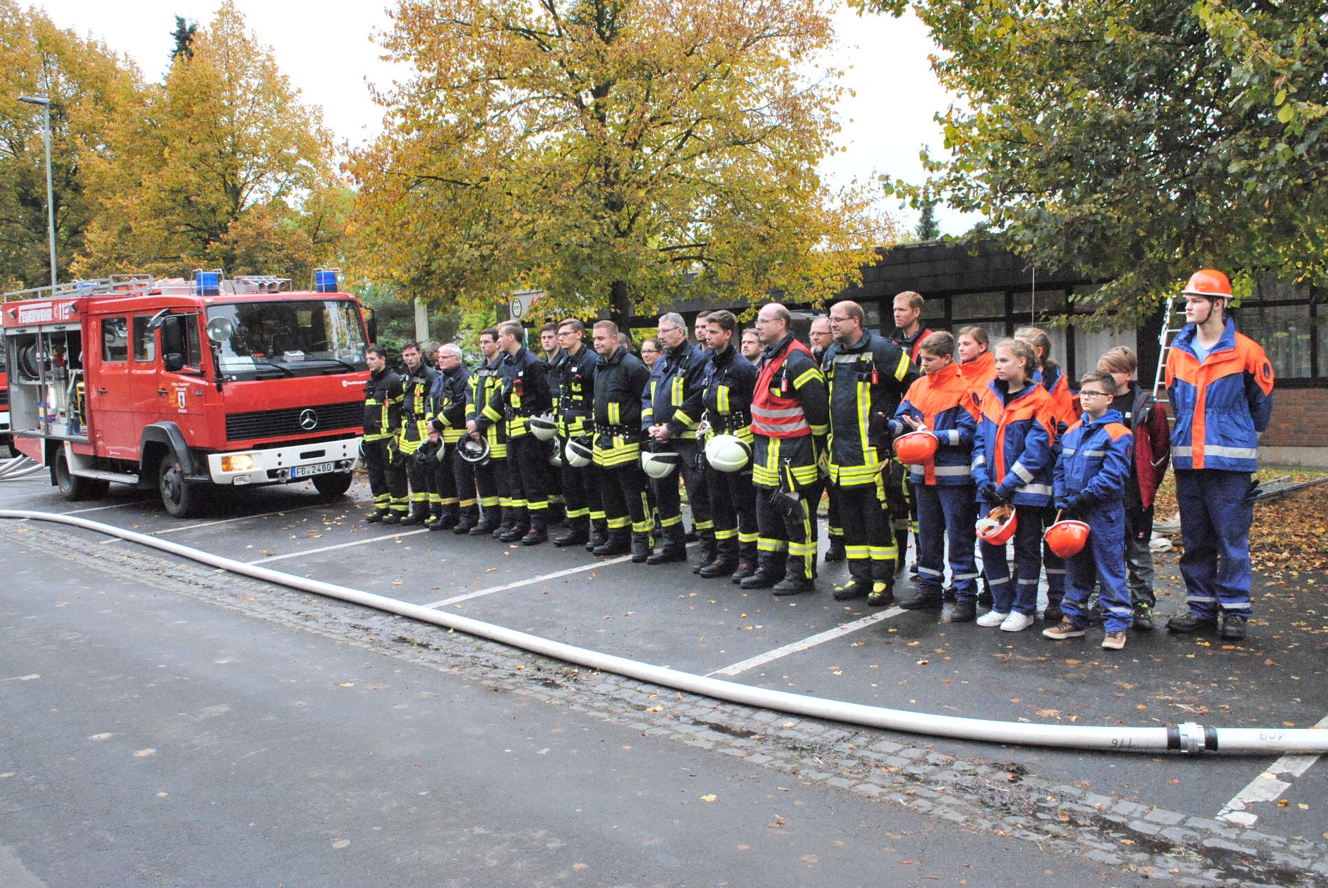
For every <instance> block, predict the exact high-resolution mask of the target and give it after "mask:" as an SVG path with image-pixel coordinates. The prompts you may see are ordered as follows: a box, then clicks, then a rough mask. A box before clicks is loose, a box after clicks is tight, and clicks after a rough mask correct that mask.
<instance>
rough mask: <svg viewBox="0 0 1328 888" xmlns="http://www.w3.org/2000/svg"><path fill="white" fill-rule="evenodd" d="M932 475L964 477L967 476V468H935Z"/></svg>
mask: <svg viewBox="0 0 1328 888" xmlns="http://www.w3.org/2000/svg"><path fill="white" fill-rule="evenodd" d="M917 468H921V466H918V467H917ZM933 474H935V475H947V476H954V475H965V476H967V475H968V467H967V466H937V467H936V469H935V470H934V472H933Z"/></svg>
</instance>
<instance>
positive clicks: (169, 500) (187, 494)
mask: <svg viewBox="0 0 1328 888" xmlns="http://www.w3.org/2000/svg"><path fill="white" fill-rule="evenodd" d="M157 491H158V492H159V493H160V494H161V504H162V505H163V506H165V507H166V511H167V513H169V514H170V516H171V517H172V518H188V517H189V516H190V515H192V514H193V513H194V512H195V510H196V509H197V508H198V501H199V496H198V487H197V485H194V484H191V483H190V482H188V481H186V480H185V478H184V469H183V467H181V465H180V460H179V459H177V458H176V456H175V454H174V453H167V454H163V455H162V458H161V463H160V465H159V467H158V469H157Z"/></svg>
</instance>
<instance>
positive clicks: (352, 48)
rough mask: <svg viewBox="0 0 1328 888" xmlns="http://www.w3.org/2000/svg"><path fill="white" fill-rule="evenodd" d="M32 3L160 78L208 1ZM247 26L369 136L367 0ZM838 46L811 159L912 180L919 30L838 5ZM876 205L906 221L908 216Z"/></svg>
mask: <svg viewBox="0 0 1328 888" xmlns="http://www.w3.org/2000/svg"><path fill="white" fill-rule="evenodd" d="M33 5H35V6H39V7H42V8H44V9H45V10H46V12H47V14H48V15H49V16H50V17H51V18H52V19H53V20H54V21H55V23H56V24H57V25H59V26H61V27H66V28H72V29H73V30H75V31H77V32H78V33H80V34H82V35H90V36H92V37H94V38H96V39H98V40H102V41H105V42H106V43H107V44H108V45H109V46H110V47H111V49H113V50H115V51H118V52H123V53H127V54H128V55H130V56H131V57H132V58H133V59H134V60H135V61H136V62H137V63H138V65H139V67H140V68H141V69H142V71H143V74H144V76H145V77H147V78H148V79H149V80H158V79H160V78H161V77H162V76H163V74H164V73H165V71H166V68H167V66H168V64H169V61H170V54H171V49H172V47H173V45H174V44H173V41H172V38H171V32H172V31H173V30H174V29H175V16H177V15H179V16H183V17H184V18H186V19H189V20H191V21H197V22H199V23H200V24H202V25H205V24H206V23H207V22H208V21H209V20H210V19H211V18H212V15H213V13H214V12H215V11H216V8H217V6H218V3H217V2H216V0H134V2H132V3H115V2H107V0H45V2H37V3H34V4H33ZM236 5H237V7H238V8H239V9H240V11H241V12H242V13H243V14H244V16H245V19H246V20H247V22H248V25H249V29H250V30H251V31H252V32H254V33H255V34H256V35H257V37H258V40H259V42H260V43H262V44H266V45H268V46H270V47H271V48H272V49H273V51H274V53H275V55H276V58H277V61H278V63H279V64H280V65H281V69H282V71H283V72H284V73H285V74H286V75H287V76H288V77H289V78H290V79H291V81H292V83H294V84H295V86H296V87H298V88H299V89H300V91H301V94H302V98H303V100H304V101H305V102H306V103H308V104H312V105H320V106H322V109H323V118H324V121H325V123H326V124H327V125H328V126H329V127H330V128H331V129H332V130H333V131H334V132H335V133H336V134H337V136H338V137H340V138H344V139H347V140H349V141H350V142H351V143H352V144H355V145H358V144H361V143H363V142H364V141H366V140H369V139H372V138H373V137H374V135H375V134H376V133H377V132H378V130H379V127H380V123H381V114H380V112H379V109H378V107H377V106H376V105H374V103H373V101H372V100H371V99H370V97H369V90H368V84H369V83H373V84H376V85H380V86H383V85H388V84H390V83H391V80H392V76H393V70H392V68H391V66H389V65H388V64H387V63H385V62H383V61H381V60H380V59H379V58H378V55H379V51H378V49H377V47H376V46H375V45H374V43H373V42H372V40H371V35H372V34H373V33H374V32H375V31H381V30H383V29H385V28H386V27H387V25H388V19H387V15H386V13H385V12H384V7H385V4H383V3H382V2H379V0H368V2H364V0H360V2H340V3H334V4H316V3H310V2H290V0H286V2H274V0H237V3H236ZM837 21H838V26H839V32H840V47H839V49H838V51H837V52H836V53H835V55H834V57H833V59H834V62H835V64H837V65H838V66H839V67H840V68H842V69H844V70H845V72H846V76H845V79H844V84H845V85H846V86H848V87H849V88H850V89H852V90H854V91H855V92H856V95H853V96H846V97H845V99H844V100H843V101H842V102H841V103H840V105H839V108H838V113H839V117H840V120H841V122H842V124H843V131H842V132H841V133H840V143H841V145H842V146H843V147H844V148H845V149H846V150H845V151H843V152H841V153H839V154H837V155H835V156H834V157H833V158H831V159H829V160H827V162H826V163H825V165H824V166H823V168H822V169H823V173H824V174H825V176H826V179H827V180H828V181H829V182H830V183H832V184H839V183H845V184H846V183H847V182H848V181H849V180H851V179H853V178H854V177H856V178H858V179H859V180H860V181H866V180H869V179H874V178H875V176H876V174H878V173H882V172H886V173H890V174H891V175H893V176H896V177H900V178H903V179H906V180H910V181H918V180H920V179H921V178H922V165H921V163H920V162H919V160H918V151H919V149H920V148H921V147H922V145H923V144H928V145H930V146H932V147H933V149H939V148H940V145H941V135H940V128H939V127H938V126H937V124H936V123H935V122H934V120H933V119H932V115H933V114H935V113H936V112H938V111H943V110H944V109H945V108H946V107H948V106H949V104H950V102H951V97H950V96H948V95H947V94H946V93H945V91H944V90H942V89H941V88H940V86H939V85H938V84H937V83H936V78H935V76H934V75H933V74H932V72H931V69H930V66H929V63H928V60H927V55H928V53H929V52H931V51H932V49H933V46H932V44H931V41H930V40H929V39H928V37H927V32H926V29H925V28H924V27H923V26H922V24H921V23H920V22H918V21H917V20H916V19H915V18H913V16H912V15H911V14H910V15H909V16H908V17H906V18H904V19H893V18H889V17H884V16H866V17H861V18H860V17H858V16H857V15H855V14H853V13H852V12H850V11H849V10H848V9H847V8H845V9H843V10H841V12H840V14H839V16H838V19H837ZM896 206H897V202H895V201H891V202H890V203H889V204H887V207H888V208H889V209H890V210H891V211H892V212H897V213H899V214H900V215H901V217H902V218H904V220H905V222H906V223H907V225H908V227H910V228H912V227H913V226H914V225H915V224H916V215H915V214H913V213H912V212H911V211H898V210H896ZM937 216H938V220H939V221H940V224H941V230H942V232H943V233H946V234H961V233H962V232H963V231H965V230H967V228H968V227H969V225H970V224H971V221H970V220H968V219H964V218H961V217H960V216H959V215H958V214H954V213H951V212H950V211H948V210H946V209H944V208H938V213H937Z"/></svg>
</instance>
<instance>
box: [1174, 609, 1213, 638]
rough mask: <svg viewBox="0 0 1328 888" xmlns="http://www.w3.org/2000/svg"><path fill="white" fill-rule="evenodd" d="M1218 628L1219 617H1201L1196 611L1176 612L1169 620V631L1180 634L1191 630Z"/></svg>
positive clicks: (1185, 633)
mask: <svg viewBox="0 0 1328 888" xmlns="http://www.w3.org/2000/svg"><path fill="white" fill-rule="evenodd" d="M1216 628H1217V617H1201V616H1199V615H1198V614H1196V613H1195V612H1194V611H1190V612H1188V613H1184V614H1176V615H1175V616H1174V617H1172V618H1171V619H1170V620H1167V631H1168V632H1175V633H1177V634H1178V635H1187V634H1189V633H1191V632H1200V631H1205V630H1210V629H1216Z"/></svg>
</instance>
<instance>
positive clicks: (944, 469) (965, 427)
mask: <svg viewBox="0 0 1328 888" xmlns="http://www.w3.org/2000/svg"><path fill="white" fill-rule="evenodd" d="M954 353H955V338H954V336H953V335H952V334H950V333H945V332H941V333H933V334H931V335H930V336H928V337H927V338H926V339H924V340H923V341H922V343H921V345H920V346H919V348H918V356H919V359H920V360H921V363H922V372H923V373H925V374H926V376H924V377H923V378H922V379H919V380H918V381H917V382H915V383H913V385H912V386H911V387H910V388H909V390H908V394H907V395H906V396H905V398H904V400H903V401H902V402H901V403H900V405H899V409H898V410H897V411H896V412H895V418H894V419H893V420H891V422H890V431H891V433H892V434H894V435H900V434H904V433H907V432H909V431H926V432H929V433H930V434H931V435H933V436H934V437H935V438H936V454H935V456H933V457H932V458H931V459H929V460H927V462H925V463H921V464H918V465H912V466H909V473H910V478H909V483H910V484H912V486H913V494H914V496H915V497H916V499H917V503H918V587H919V590H918V595H917V596H916V598H915V599H914V600H913V602H910V604H912V605H913V607H940V606H941V597H942V585H943V580H944V574H945V565H944V563H943V557H944V553H945V543H946V538H947V537H949V541H950V581H951V582H952V583H953V584H954V589H955V598H956V603H955V606H954V608H953V609H952V610H951V611H950V622H952V623H967V622H969V621H971V620H975V619H977V615H978V605H977V601H978V583H977V579H978V569H977V562H976V561H975V559H974V549H975V546H976V543H977V538H976V536H975V535H974V531H973V525H974V524H975V523H977V520H978V506H977V496H976V494H977V490H976V488H974V486H973V476H972V474H971V473H970V466H971V464H972V461H973V438H974V437H975V436H976V435H977V417H978V411H977V405H976V404H975V403H974V401H973V390H972V388H971V387H970V386H969V383H968V380H966V379H964V377H963V376H961V375H960V373H959V365H958V364H956V363H955V361H954ZM900 606H901V607H903V606H905V604H904V602H900Z"/></svg>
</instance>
